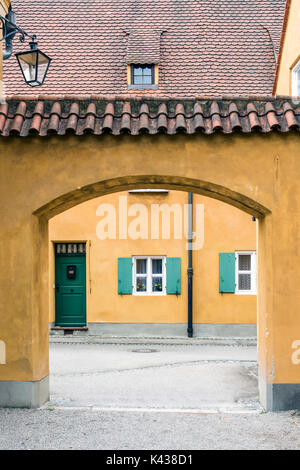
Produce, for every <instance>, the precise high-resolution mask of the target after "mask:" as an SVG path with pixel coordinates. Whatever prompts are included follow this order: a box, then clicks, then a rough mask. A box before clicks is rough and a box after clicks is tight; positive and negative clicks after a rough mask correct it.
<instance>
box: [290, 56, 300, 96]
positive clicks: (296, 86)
mask: <svg viewBox="0 0 300 470" xmlns="http://www.w3.org/2000/svg"><path fill="white" fill-rule="evenodd" d="M292 96H300V60H299V62H298V63H297V64H296V65H295V67H294V68H293V70H292Z"/></svg>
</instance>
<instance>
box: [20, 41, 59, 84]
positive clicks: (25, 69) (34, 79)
mask: <svg viewBox="0 0 300 470" xmlns="http://www.w3.org/2000/svg"><path fill="white" fill-rule="evenodd" d="M29 45H30V50H29V51H25V52H19V53H18V54H16V58H17V59H18V63H19V66H20V69H21V70H22V74H23V77H24V80H25V82H26V83H27V84H28V85H30V86H32V87H34V86H41V85H43V83H44V81H45V78H46V75H47V72H48V69H49V65H50V62H51V59H50V57H48V56H47V55H46V54H44V52H41V51H40V50H39V49H38V48H37V43H36V42H35V41H32V42H30V43H29Z"/></svg>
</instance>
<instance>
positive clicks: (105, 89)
mask: <svg viewBox="0 0 300 470" xmlns="http://www.w3.org/2000/svg"><path fill="white" fill-rule="evenodd" d="M13 8H14V10H15V11H16V12H17V14H18V24H19V25H20V26H22V28H24V29H25V30H26V31H28V32H31V33H36V34H37V35H38V39H39V46H40V48H41V49H42V50H43V51H45V53H47V54H49V56H51V57H52V59H53V62H52V63H51V67H50V69H49V73H48V76H47V79H46V82H45V84H44V85H43V87H42V88H36V89H32V88H30V87H28V86H27V85H26V84H25V83H23V78H22V75H21V73H20V70H19V69H18V65H17V63H16V60H15V59H14V58H11V59H10V60H8V61H5V64H4V80H5V87H6V93H7V95H8V96H11V95H15V94H18V95H23V96H24V97H26V96H27V97H28V96H32V94H33V93H34V94H35V95H34V96H35V97H36V98H37V96H38V94H40V93H41V92H42V94H43V96H46V97H48V98H50V97H56V98H62V97H63V96H65V95H70V94H71V95H72V96H75V95H77V96H79V97H84V96H89V97H91V96H94V95H101V96H106V97H113V98H116V97H122V98H130V97H138V96H140V97H141V96H146V97H147V96H148V97H150V96H153V95H154V96H156V97H158V98H163V97H173V96H177V97H179V98H183V97H191V98H193V97H198V96H209V97H211V98H212V97H218V96H221V95H225V94H227V95H235V96H247V95H249V94H251V95H271V94H272V87H273V81H274V73H275V65H276V64H275V58H274V52H273V44H274V46H275V50H276V52H277V53H278V51H279V44H280V33H281V29H282V24H283V18H284V9H285V0H272V1H270V0H247V1H246V0H218V1H215V0H180V1H178V0H176V1H174V0H93V1H82V0H40V1H37V0H14V2H13ZM266 28H267V29H266ZM269 33H270V36H269ZM270 37H271V40H272V41H271V40H270ZM14 45H15V52H17V50H18V51H19V50H23V49H24V48H25V46H24V45H20V44H18V42H17V41H16V40H15V41H14ZM145 60H147V61H148V60H149V61H150V62H155V63H156V62H157V63H159V88H158V90H128V86H127V67H126V64H127V63H128V61H129V62H131V61H140V62H144V61H145Z"/></svg>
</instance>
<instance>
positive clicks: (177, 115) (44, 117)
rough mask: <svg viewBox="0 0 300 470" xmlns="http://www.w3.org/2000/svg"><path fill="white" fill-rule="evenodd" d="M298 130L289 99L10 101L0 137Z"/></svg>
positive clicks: (2, 113) (299, 112)
mask: <svg viewBox="0 0 300 470" xmlns="http://www.w3.org/2000/svg"><path fill="white" fill-rule="evenodd" d="M292 130H297V131H299V130H300V108H299V107H297V105H296V104H295V103H293V101H292V100H288V99H267V100H266V99H264V100H262V99H261V100H257V99H256V100H252V101H249V100H247V99H235V100H217V101H216V100H193V99H185V100H178V99H166V100H165V101H163V102H162V101H161V100H158V99H152V100H140V99H131V100H126V101H124V100H115V101H108V100H104V99H102V100H101V99H97V100H94V101H92V102H91V101H85V100H78V99H74V100H69V101H67V100H61V101H58V100H55V101H53V100H52V101H51V100H39V101H34V100H26V101H24V100H23V101H20V100H13V99H12V100H9V101H8V103H7V105H1V106H0V135H1V136H3V137H8V136H12V135H18V136H21V137H26V136H30V135H36V134H38V135H39V136H47V135H65V134H69V133H72V134H75V135H83V134H94V135H101V134H104V133H110V134H113V135H120V134H123V133H127V134H131V135H139V134H145V133H147V134H157V133H167V134H169V135H173V134H177V133H186V134H195V133H199V132H201V133H204V134H212V133H215V132H222V133H224V134H232V133H233V132H243V133H249V132H257V131H260V132H262V133H269V132H272V131H280V132H288V131H292Z"/></svg>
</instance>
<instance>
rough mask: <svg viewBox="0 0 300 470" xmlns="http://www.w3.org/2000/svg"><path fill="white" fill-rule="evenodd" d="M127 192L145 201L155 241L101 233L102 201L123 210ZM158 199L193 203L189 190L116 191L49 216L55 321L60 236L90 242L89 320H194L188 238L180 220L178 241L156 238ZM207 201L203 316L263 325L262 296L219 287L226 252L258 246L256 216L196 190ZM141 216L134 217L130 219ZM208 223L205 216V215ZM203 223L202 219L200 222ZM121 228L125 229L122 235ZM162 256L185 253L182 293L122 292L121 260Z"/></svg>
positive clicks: (197, 263)
mask: <svg viewBox="0 0 300 470" xmlns="http://www.w3.org/2000/svg"><path fill="white" fill-rule="evenodd" d="M120 196H121V197H126V198H127V203H128V207H130V206H131V205H133V204H143V205H144V206H145V207H146V208H147V211H148V214H149V220H148V227H149V230H148V239H147V240H141V239H139V240H132V239H127V240H119V239H118V236H117V239H116V240H100V239H99V238H98V237H97V234H96V229H97V224H98V223H99V221H100V220H101V218H99V217H97V215H96V213H97V208H98V207H99V205H100V204H112V205H113V207H114V208H116V216H117V220H118V217H119V211H118V207H119V197H120ZM152 204H168V205H169V206H172V205H173V204H180V206H181V208H182V210H183V208H184V204H188V193H185V192H180V191H170V192H168V193H154V194H153V193H128V192H122V193H116V194H113V195H107V196H103V197H101V198H96V199H94V200H92V201H88V202H85V203H83V204H81V205H79V206H76V207H74V208H72V209H70V210H68V211H66V212H64V213H62V214H60V215H58V216H56V217H54V218H53V219H52V220H51V221H50V223H49V239H50V322H51V323H52V322H54V321H55V305H54V297H55V295H54V289H53V286H54V284H55V279H54V248H53V244H54V243H55V241H56V242H58V241H70V242H72V241H86V242H87V247H88V249H87V322H88V323H90V322H91V323H103V322H108V323H186V322H187V305H188V303H187V302H188V298H187V268H188V264H187V263H188V251H187V250H186V244H187V241H186V239H185V238H184V237H182V240H175V239H174V223H173V220H172V224H171V229H172V230H171V237H170V240H163V239H162V234H161V233H160V239H159V240H151V233H150V225H151V223H150V222H151V221H150V214H151V205H152ZM197 205H202V207H203V208H204V220H203V222H204V245H203V248H201V249H199V250H195V251H194V252H193V258H194V259H193V264H194V296H193V297H194V299H193V300H194V301H193V310H194V312H193V316H194V322H195V323H221V324H226V323H227V324H255V323H256V310H257V308H256V303H257V298H256V296H255V295H235V294H220V293H219V253H221V252H235V251H242V250H243V251H245V250H253V251H255V250H256V223H254V222H253V221H252V218H251V216H250V215H249V214H246V213H245V212H242V211H240V210H238V209H236V208H234V207H232V206H230V205H228V204H225V203H222V202H219V201H216V200H213V199H211V198H207V197H204V196H200V195H198V194H196V195H195V196H194V218H196V206H197ZM133 219H134V218H133V217H131V218H129V223H130V221H131V220H133ZM201 224H202V220H201ZM194 225H195V227H194V228H195V229H196V221H194ZM117 235H118V234H117ZM135 255H141V256H145V255H157V256H167V257H180V258H181V262H182V269H181V271H182V293H181V295H179V296H174V295H167V296H133V295H127V296H121V295H118V271H117V261H118V258H119V257H131V256H135Z"/></svg>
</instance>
